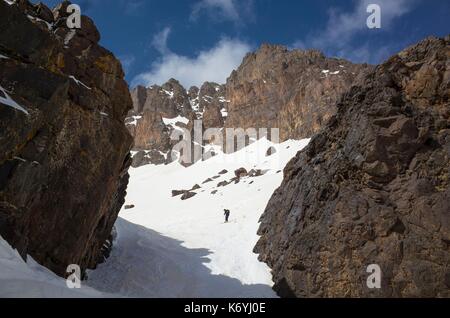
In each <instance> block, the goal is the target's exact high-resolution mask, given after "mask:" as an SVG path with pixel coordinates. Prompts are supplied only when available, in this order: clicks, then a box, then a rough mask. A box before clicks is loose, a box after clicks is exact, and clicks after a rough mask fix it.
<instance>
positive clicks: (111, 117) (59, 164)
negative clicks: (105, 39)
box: [0, 1, 132, 275]
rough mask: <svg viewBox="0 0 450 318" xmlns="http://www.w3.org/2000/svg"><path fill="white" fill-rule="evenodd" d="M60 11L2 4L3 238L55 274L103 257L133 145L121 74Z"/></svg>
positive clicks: (88, 26)
mask: <svg viewBox="0 0 450 318" xmlns="http://www.w3.org/2000/svg"><path fill="white" fill-rule="evenodd" d="M67 5H68V2H64V3H63V4H62V5H60V6H58V7H57V8H55V9H54V10H53V12H52V11H50V10H49V9H48V8H47V7H45V6H44V5H43V4H39V5H32V4H31V3H29V2H28V1H18V2H17V3H16V4H12V5H9V4H8V3H6V2H5V1H0V54H1V55H2V56H3V57H2V58H0V86H1V88H2V91H1V92H0V97H2V100H0V149H1V150H0V234H1V235H2V236H3V237H4V238H5V239H6V240H7V241H8V242H9V243H10V244H12V246H14V247H15V248H17V249H18V250H19V252H20V253H21V254H22V255H26V254H29V255H31V256H32V257H33V258H34V259H36V260H37V261H38V262H39V263H41V264H43V265H45V266H46V267H48V268H49V269H51V270H52V271H54V272H56V273H57V274H60V275H64V274H65V271H66V266H67V265H68V264H79V265H80V266H81V268H82V269H86V268H88V267H89V268H92V267H95V266H96V264H97V263H98V262H99V261H101V260H102V259H103V253H104V252H105V249H107V248H108V245H109V241H108V239H109V237H110V233H111V229H112V227H113V224H114V222H115V220H116V218H117V214H118V212H119V210H120V208H121V206H122V204H123V203H124V197H125V194H126V187H127V183H128V173H127V170H128V166H129V165H130V162H131V159H130V156H129V151H130V148H131V145H132V137H131V136H130V134H129V132H128V131H127V129H126V128H125V125H124V119H125V116H126V114H127V113H128V111H129V110H130V109H131V107H132V101H131V98H130V94H129V91H128V87H127V84H126V82H125V81H124V79H123V78H124V73H123V71H122V67H121V65H120V63H119V61H118V60H117V59H116V58H115V57H114V56H113V54H112V53H110V52H109V51H107V50H106V49H104V48H102V47H100V46H99V45H98V41H99V39H100V35H99V33H98V31H97V29H96V27H95V25H94V23H93V22H92V20H91V19H89V18H88V17H86V16H83V17H82V22H81V23H82V28H81V29H80V30H76V31H75V30H69V29H67V27H66V23H65V20H66V16H67V14H66V10H65V9H66V6H67ZM8 101H9V102H8ZM11 101H14V103H12V102H11ZM11 105H19V106H20V107H21V108H23V109H24V110H25V111H22V110H20V109H19V108H17V107H16V108H14V107H11Z"/></svg>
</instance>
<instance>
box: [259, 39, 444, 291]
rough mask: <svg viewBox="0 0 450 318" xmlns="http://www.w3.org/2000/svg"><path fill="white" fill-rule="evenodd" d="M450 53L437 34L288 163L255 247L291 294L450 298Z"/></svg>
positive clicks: (405, 54)
mask: <svg viewBox="0 0 450 318" xmlns="http://www.w3.org/2000/svg"><path fill="white" fill-rule="evenodd" d="M449 56H450V36H447V37H446V38H445V39H438V38H434V37H432V38H428V39H425V40H424V41H422V42H420V43H418V44H417V45H415V46H412V47H410V48H408V49H406V50H404V51H402V52H400V53H399V54H397V55H395V56H393V57H392V58H390V59H389V60H388V61H386V62H385V63H383V64H381V65H379V66H377V67H376V68H375V69H374V70H373V71H371V72H370V73H369V74H368V75H367V76H365V77H364V78H362V79H361V81H360V82H359V83H358V85H355V86H353V87H352V88H351V89H350V90H349V91H348V92H347V93H345V94H344V95H343V97H342V99H340V101H339V102H338V104H337V106H338V107H337V108H338V111H337V114H336V115H335V116H333V117H332V118H331V119H330V121H329V122H328V124H327V125H326V126H325V127H324V129H323V130H322V131H321V132H320V133H319V134H317V135H316V136H315V137H314V138H313V139H312V140H311V142H310V144H309V145H308V147H307V148H306V149H305V150H304V151H301V152H299V153H298V154H297V156H296V157H295V158H294V159H293V160H292V161H291V162H290V163H289V164H288V166H287V167H286V168H285V171H284V181H283V183H282V185H281V187H280V188H279V189H278V190H277V191H276V192H275V193H274V194H273V196H272V198H271V200H270V202H269V204H268V206H267V208H266V211H265V212H264V215H263V216H262V218H261V227H260V229H259V234H260V235H261V239H260V240H259V242H258V244H257V246H256V248H255V251H256V252H257V253H260V259H261V260H263V261H265V262H266V263H267V264H269V266H270V267H271V268H272V270H273V275H274V281H275V283H276V284H275V290H276V291H277V292H278V293H279V295H281V296H298V297H305V296H306V297H449V296H450V294H449V290H450V289H449V287H450V283H449V279H448V277H449V273H450V268H449V264H448V260H449V259H450V252H449V248H448V246H449V244H448V242H450V222H449V220H450V218H449V215H448V213H449V211H450V205H449V202H450V201H449V200H448V198H449V196H450V185H449V180H450V175H449V171H450V160H449V159H450V104H449V95H450V89H449V87H450V76H449V74H450V69H449V66H450V65H449V63H448V58H449ZM371 264H377V265H378V266H379V267H380V269H381V271H382V285H381V289H369V288H367V286H366V284H365V282H366V280H367V277H368V274H367V268H368V266H369V265H371ZM324 273H326V275H324Z"/></svg>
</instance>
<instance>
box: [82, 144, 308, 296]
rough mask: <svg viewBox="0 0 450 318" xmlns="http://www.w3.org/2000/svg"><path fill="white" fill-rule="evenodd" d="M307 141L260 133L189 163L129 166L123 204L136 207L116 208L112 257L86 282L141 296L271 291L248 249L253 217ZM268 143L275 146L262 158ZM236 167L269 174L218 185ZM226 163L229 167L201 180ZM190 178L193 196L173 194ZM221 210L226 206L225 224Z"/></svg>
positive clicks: (263, 293) (253, 231) (252, 243)
mask: <svg viewBox="0 0 450 318" xmlns="http://www.w3.org/2000/svg"><path fill="white" fill-rule="evenodd" d="M308 141H309V140H303V141H293V140H291V141H287V142H285V143H282V144H272V143H271V142H269V141H267V140H266V139H261V140H259V141H257V142H255V143H253V144H251V145H250V146H248V147H247V148H245V149H243V150H241V151H239V152H236V153H234V154H230V155H225V154H223V153H222V154H220V155H218V156H216V157H213V158H211V159H209V160H206V161H203V162H199V163H197V164H195V165H193V166H191V167H189V168H184V167H182V166H180V165H179V164H178V163H172V164H170V165H166V166H153V165H148V166H143V167H140V168H137V169H131V170H130V175H131V179H130V184H129V186H128V195H127V199H126V200H127V202H126V203H125V204H133V205H135V206H136V207H135V208H134V209H130V210H122V211H121V213H120V216H121V218H123V220H119V222H118V223H117V232H118V233H119V234H118V238H117V240H116V245H115V248H114V250H113V252H112V255H111V257H110V259H109V260H108V261H107V262H106V263H105V264H102V265H100V266H99V268H98V269H97V270H96V271H94V272H92V273H90V275H89V276H90V279H89V281H88V283H89V284H90V285H91V286H92V287H95V288H97V289H99V290H103V291H105V292H109V293H120V294H122V295H127V296H138V297H141V296H143V297H275V296H276V295H275V294H274V292H273V291H272V289H271V286H272V285H273V282H272V280H271V274H270V270H269V268H268V267H267V266H266V264H264V263H261V262H259V261H258V259H257V255H256V254H254V253H253V252H252V250H253V247H254V246H255V244H256V242H257V240H258V236H257V235H256V232H257V229H258V220H259V218H260V216H261V214H262V212H263V211H264V209H265V207H266V204H267V202H268V200H269V199H270V197H271V195H272V193H273V192H274V190H275V189H276V188H277V187H278V186H279V185H280V184H281V181H282V178H283V174H282V172H280V170H281V169H283V167H284V166H285V165H286V164H287V162H288V161H289V160H290V159H291V158H292V157H293V156H294V155H295V154H296V153H297V152H298V151H299V150H300V149H302V148H303V147H305V146H306V145H307V143H308ZM271 146H273V147H274V148H275V149H276V150H277V152H276V153H275V154H274V155H272V156H270V157H266V155H265V154H266V151H267V149H268V148H270V147H271ZM241 167H244V168H246V169H247V171H249V170H251V169H252V168H255V169H261V170H267V172H266V174H265V175H263V176H260V177H254V178H244V179H242V180H241V182H240V183H238V184H234V183H231V184H229V185H227V186H225V187H217V184H218V183H219V182H221V181H224V180H227V181H228V180H230V179H231V178H233V177H234V171H235V170H236V169H238V168H241ZM223 169H226V170H228V173H226V174H224V175H220V177H219V178H217V179H214V181H212V182H208V183H206V184H202V182H203V181H205V180H206V179H208V178H212V177H214V176H218V175H219V174H218V173H219V172H220V171H222V170H223ZM250 183H251V184H250ZM195 184H198V185H200V186H201V188H200V189H199V190H196V191H194V192H196V193H197V195H196V196H194V197H193V198H191V199H188V200H186V201H182V200H181V199H180V196H178V197H172V195H171V191H172V190H181V189H186V190H187V189H191V188H192V187H193V186H194V185H195ZM215 190H217V193H216V194H212V193H211V192H213V191H215ZM225 208H226V209H229V210H231V217H230V223H228V224H224V216H223V209H225ZM136 225H139V227H137V226H136ZM133 227H134V229H133ZM149 229H152V230H154V231H157V232H158V233H157V232H153V231H151V230H149ZM159 233H160V234H159ZM111 273H115V274H114V275H112V274H111ZM119 281H122V283H120V282H119ZM112 282H115V285H114V286H113V284H112Z"/></svg>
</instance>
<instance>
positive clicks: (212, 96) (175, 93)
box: [126, 79, 226, 166]
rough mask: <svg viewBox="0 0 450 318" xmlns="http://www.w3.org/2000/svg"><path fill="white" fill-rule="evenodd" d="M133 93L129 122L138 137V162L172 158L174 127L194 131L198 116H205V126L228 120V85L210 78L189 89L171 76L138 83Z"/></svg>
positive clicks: (154, 161)
mask: <svg viewBox="0 0 450 318" xmlns="http://www.w3.org/2000/svg"><path fill="white" fill-rule="evenodd" d="M131 96H132V99H133V103H134V110H133V112H130V114H129V117H128V118H127V119H126V124H127V127H128V129H129V130H130V132H131V133H132V134H133V136H134V138H135V145H134V150H135V151H137V153H136V155H135V156H134V159H135V160H134V162H133V165H134V166H140V165H143V164H147V163H154V164H162V163H167V162H170V158H169V157H170V153H171V149H172V147H173V145H174V144H175V143H176V141H172V140H171V139H170V135H171V134H172V132H173V131H174V130H178V131H180V130H181V129H187V130H189V131H191V130H192V128H193V125H194V120H196V119H203V125H204V128H205V129H206V128H209V127H219V128H220V127H223V124H224V116H225V115H226V99H225V97H224V96H225V87H224V85H219V84H217V83H212V82H206V83H204V84H203V85H202V86H201V88H200V89H199V88H198V87H195V86H193V87H191V88H190V89H189V90H188V91H186V89H185V88H184V87H183V86H182V85H181V84H180V83H179V82H178V81H177V80H175V79H170V80H169V81H168V82H167V83H165V84H163V85H162V86H158V85H153V86H151V87H148V88H145V87H143V86H138V87H136V88H134V89H133V90H132V91H131ZM191 135H193V134H192V133H191ZM157 154H159V155H157Z"/></svg>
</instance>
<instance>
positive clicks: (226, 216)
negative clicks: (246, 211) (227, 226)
mask: <svg viewBox="0 0 450 318" xmlns="http://www.w3.org/2000/svg"><path fill="white" fill-rule="evenodd" d="M224 211H225V213H224V215H225V223H228V219H229V218H230V210H227V209H224Z"/></svg>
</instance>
